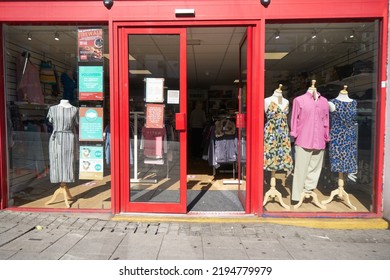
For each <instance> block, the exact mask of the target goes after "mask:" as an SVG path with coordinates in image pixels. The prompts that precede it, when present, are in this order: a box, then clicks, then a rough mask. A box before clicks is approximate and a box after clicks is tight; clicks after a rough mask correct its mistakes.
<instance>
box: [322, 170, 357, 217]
mask: <svg viewBox="0 0 390 280" xmlns="http://www.w3.org/2000/svg"><path fill="white" fill-rule="evenodd" d="M338 185H339V187H338V188H337V189H336V190H333V191H332V192H331V193H330V197H329V198H328V199H326V200H323V201H321V203H322V204H327V203H329V202H331V201H332V200H333V198H334V197H335V196H336V195H337V196H338V197H339V198H340V199H344V201H345V203H346V204H347V205H348V206H349V207H351V208H352V209H353V210H355V211H356V210H357V208H356V207H355V206H353V205H352V203H351V201H350V200H349V194H348V193H347V192H346V191H345V190H344V174H343V173H339V179H338Z"/></svg>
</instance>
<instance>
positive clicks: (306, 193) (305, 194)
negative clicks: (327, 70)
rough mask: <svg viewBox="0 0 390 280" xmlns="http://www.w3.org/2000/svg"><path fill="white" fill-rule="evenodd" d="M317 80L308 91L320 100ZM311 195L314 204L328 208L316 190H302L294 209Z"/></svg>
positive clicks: (315, 98)
mask: <svg viewBox="0 0 390 280" xmlns="http://www.w3.org/2000/svg"><path fill="white" fill-rule="evenodd" d="M316 82H317V81H316V80H311V86H310V87H309V88H308V89H307V91H308V92H310V93H311V95H312V96H313V98H314V100H315V101H317V100H318V94H317V88H316V87H315V85H316ZM310 197H311V198H312V203H313V204H314V205H317V206H318V207H319V208H321V209H326V207H325V206H324V205H322V204H321V203H320V202H319V201H318V196H317V194H316V193H315V192H314V191H304V192H302V194H301V198H300V199H299V201H298V203H297V204H296V205H294V209H297V208H299V207H300V206H301V205H302V203H303V201H304V200H305V199H306V198H310Z"/></svg>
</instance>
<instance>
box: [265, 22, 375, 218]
mask: <svg viewBox="0 0 390 280" xmlns="http://www.w3.org/2000/svg"><path fill="white" fill-rule="evenodd" d="M314 25H315V26H313V24H267V26H266V42H267V43H266V57H267V58H268V59H266V63H265V65H266V77H265V78H266V79H265V97H269V96H271V95H272V94H273V92H274V89H275V88H277V87H278V85H279V84H283V97H284V98H286V99H288V100H289V103H290V114H289V116H288V118H289V122H290V118H291V110H292V109H293V102H294V100H295V98H296V97H298V96H302V95H303V94H305V93H306V92H307V91H308V89H309V87H310V86H311V83H312V81H315V87H316V90H317V92H319V93H320V94H321V96H322V97H324V98H326V99H327V100H328V101H331V103H336V104H339V106H337V105H336V107H337V108H338V109H339V110H341V108H344V107H343V106H342V105H345V104H340V103H338V100H339V99H340V96H341V95H342V91H343V90H344V89H345V88H344V86H346V89H347V94H348V98H349V100H353V101H354V102H355V101H356V105H357V106H356V116H355V117H353V118H349V117H348V118H344V121H345V120H347V119H349V120H350V121H349V124H348V125H350V126H351V127H352V129H353V130H354V133H353V135H355V133H356V135H357V140H356V141H357V143H353V144H354V147H356V148H355V150H357V151H356V152H357V160H356V163H354V164H355V165H356V168H353V169H351V170H349V169H348V170H349V171H348V170H347V169H344V168H343V169H334V168H331V161H330V156H329V152H330V150H329V145H330V143H328V144H327V145H326V148H325V149H324V159H323V166H322V168H321V173H320V176H319V180H318V183H317V185H316V188H315V189H314V190H313V191H314V193H315V195H316V196H317V197H318V201H319V202H320V203H321V205H323V206H325V207H326V210H327V211H331V212H354V211H358V212H370V211H372V206H373V205H372V203H373V201H372V197H373V181H374V180H373V179H374V177H373V174H374V170H373V166H374V143H375V141H374V140H375V137H376V136H375V134H376V131H375V120H376V118H377V115H376V105H375V104H376V89H377V88H378V85H377V69H378V21H371V22H353V23H316V24H314ZM313 27H314V28H315V30H316V31H317V33H316V35H317V36H316V37H315V38H313V37H312V36H311V33H312V31H313ZM276 30H278V31H280V35H281V36H280V38H279V39H278V40H277V42H276V41H275V39H274V34H275V31H276ZM351 32H353V33H354V35H355V36H353V37H350V36H349V34H351ZM281 40H282V41H281ZM281 54H283V55H281ZM344 96H345V94H344ZM344 102H345V100H344ZM351 104H352V103H351ZM324 113H327V114H333V113H331V112H329V111H326V112H324ZM289 125H290V123H289ZM324 125H330V126H332V116H331V120H330V122H329V123H327V124H325V123H324ZM335 125H336V124H335V123H333V126H334V127H335ZM338 134H342V135H347V134H345V131H340V132H339V133H338ZM335 135H337V134H333V136H332V135H331V137H332V139H331V140H335V137H336V136H335ZM351 139H352V138H348V139H344V141H343V142H345V141H353V140H351ZM354 139H355V138H354ZM291 140H292V141H294V138H291ZM295 144H296V143H295ZM295 152H296V147H295V146H294V143H292V151H291V155H292V157H293V159H294V160H295ZM337 156H339V157H341V158H342V159H343V160H344V161H349V160H350V159H351V158H350V157H349V156H346V155H343V154H342V153H341V154H338V155H337ZM297 164H300V163H297V162H294V165H297ZM356 170H357V172H356ZM264 176H265V182H266V184H265V186H264V193H266V191H267V190H269V188H270V185H269V182H270V178H269V176H270V174H269V172H265V173H264ZM293 176H294V172H292V173H290V172H285V171H283V170H279V171H276V188H277V190H278V191H279V192H280V193H281V195H282V197H283V200H284V202H285V203H287V204H288V205H289V206H291V209H292V210H295V211H303V212H315V211H323V209H322V207H319V206H321V205H318V204H317V205H316V203H313V202H314V200H313V199H314V196H311V195H309V196H306V194H304V193H302V196H301V198H303V199H301V201H299V203H298V207H297V206H292V202H291V196H290V195H291V189H292V181H293ZM308 193H309V192H308ZM325 207H324V208H325ZM265 210H266V211H286V209H285V208H284V207H282V205H281V204H280V203H278V202H277V201H269V202H268V203H267V204H266V205H265Z"/></svg>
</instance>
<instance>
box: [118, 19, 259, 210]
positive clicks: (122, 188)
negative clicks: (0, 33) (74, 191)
mask: <svg viewBox="0 0 390 280" xmlns="http://www.w3.org/2000/svg"><path fill="white" fill-rule="evenodd" d="M257 24H258V22H253V21H242V22H232V21H221V22H211V21H205V22H200V23H193V22H182V24H181V25H180V26H181V27H182V26H184V27H183V28H180V29H183V30H184V37H183V38H184V39H185V38H186V31H187V27H224V26H248V27H250V28H248V30H250V32H251V34H252V33H253V30H254V28H253V27H251V26H257ZM175 27H176V30H179V29H178V28H177V23H175V22H163V23H153V25H150V23H149V24H145V22H131V23H129V22H115V23H113V27H112V29H110V30H112V32H113V34H114V46H113V49H115V50H117V51H118V53H120V54H121V55H119V54H118V55H115V54H114V57H113V58H114V60H113V63H112V66H113V67H114V65H117V66H116V67H114V68H115V69H111V70H112V71H113V73H114V77H115V78H114V79H111V80H112V82H113V89H114V91H113V95H112V101H111V102H112V103H113V105H112V106H113V108H115V109H114V110H112V111H115V112H118V113H114V112H113V113H112V115H111V123H112V124H113V126H112V139H113V144H114V143H115V144H116V145H123V146H122V147H129V139H128V138H129V137H127V135H129V130H128V125H127V124H125V123H123V118H121V117H120V116H121V115H122V116H125V115H126V114H128V112H129V108H128V101H127V97H126V94H121V92H128V84H127V83H128V81H127V78H126V77H125V75H124V73H127V70H126V69H128V63H127V60H125V61H126V62H124V61H121V60H120V57H126V55H127V49H126V47H125V46H126V44H123V43H122V42H125V41H124V40H125V38H124V37H126V34H127V33H126V32H125V31H124V30H126V29H127V30H131V33H130V34H136V33H137V34H145V31H148V32H150V34H156V33H157V32H158V33H160V34H167V32H164V30H168V29H167V28H169V29H171V30H175V29H172V28H175ZM133 32H135V33H133ZM153 32H155V33H153ZM181 36H183V34H182V35H181ZM251 37H252V35H249V38H251ZM185 42H186V40H184V41H182V40H181V45H180V53H181V54H180V60H181V61H182V59H185V61H186V59H187V58H186V53H185V51H184V50H185V47H186V46H185V45H184V47H183V45H182V43H183V44H185ZM248 42H249V41H248ZM249 45H250V44H248V50H247V52H248V54H249V53H252V51H253V49H252V44H251V46H249ZM237 51H239V50H237ZM183 52H184V53H183ZM249 58H250V55H248V58H247V60H248V61H247V65H248V76H247V80H248V81H252V80H251V74H250V72H251V71H250V70H249V67H251V68H252V60H251V59H249ZM110 65H111V64H110ZM183 72H184V73H183ZM180 77H181V80H182V77H184V78H185V79H184V81H183V82H184V83H185V84H183V86H184V88H182V85H181V89H180V92H186V67H185V68H184V69H183V67H181V68H180ZM251 88H252V83H251V82H248V94H247V96H248V98H247V107H248V108H249V107H251V97H250V96H251V95H250V93H249V92H250V89H251ZM180 94H181V93H180ZM186 99H187V97H186V94H185V96H182V95H181V96H180V111H181V112H185V114H187V112H186V109H187V100H186ZM248 111H249V112H250V111H251V110H250V109H248ZM248 111H247V112H248ZM247 114H249V113H247ZM247 128H248V129H247V131H248V134H247V135H248V142H247V143H248V144H247V161H248V164H247V178H248V180H247V194H249V195H247V199H246V202H245V205H244V206H245V210H246V211H245V212H246V213H251V208H252V207H251V202H252V201H251V196H250V194H251V184H250V181H251V175H250V174H251V161H250V157H251V155H250V152H249V147H250V146H251V144H250V143H251V141H250V139H249V137H250V135H251V126H250V125H248V124H247ZM180 137H181V138H180V147H181V151H180V153H181V155H182V156H181V157H180V160H181V162H180V176H181V177H180V181H181V184H182V183H183V182H186V180H187V178H186V169H187V155H186V153H187V151H186V147H187V145H186V143H187V139H186V133H183V132H181V133H180ZM120 143H121V144H120ZM127 149H128V148H127ZM112 161H113V162H116V164H117V165H116V166H117V169H118V170H119V171H118V172H115V171H114V173H113V174H112V182H113V184H114V187H112V190H111V194H112V203H113V204H114V205H113V206H112V209H113V212H114V213H120V212H121V211H126V212H151V213H156V212H164V213H186V211H187V209H186V205H185V204H186V202H182V203H181V204H180V205H177V204H172V203H164V204H161V203H159V204H157V203H130V204H129V202H128V201H127V200H128V199H127V198H128V197H129V190H128V189H129V188H128V182H129V178H130V174H129V168H128V164H126V163H129V153H128V152H127V151H126V150H123V148H120V147H119V146H118V147H117V148H116V149H115V150H113V151H112ZM118 165H119V166H120V167H119V166H118ZM118 167H119V168H118ZM257 174H258V175H259V177H261V178H260V182H261V181H262V176H263V175H262V174H259V173H257ZM180 196H182V197H186V188H182V187H181V190H180ZM183 207H184V208H183Z"/></svg>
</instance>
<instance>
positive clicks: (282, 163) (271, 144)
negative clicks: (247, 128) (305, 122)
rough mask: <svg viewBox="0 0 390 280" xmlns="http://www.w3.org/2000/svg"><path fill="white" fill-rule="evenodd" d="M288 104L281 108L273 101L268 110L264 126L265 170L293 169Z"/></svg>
mask: <svg viewBox="0 0 390 280" xmlns="http://www.w3.org/2000/svg"><path fill="white" fill-rule="evenodd" d="M288 112H289V109H288V106H286V108H285V109H283V110H282V109H281V108H280V107H279V105H278V104H276V103H275V102H273V101H272V102H271V103H270V105H269V107H268V108H267V111H266V116H267V122H266V124H265V127H264V170H268V171H278V170H284V171H291V170H292V169H293V161H292V157H291V142H290V137H289V128H288V123H287V114H288Z"/></svg>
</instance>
